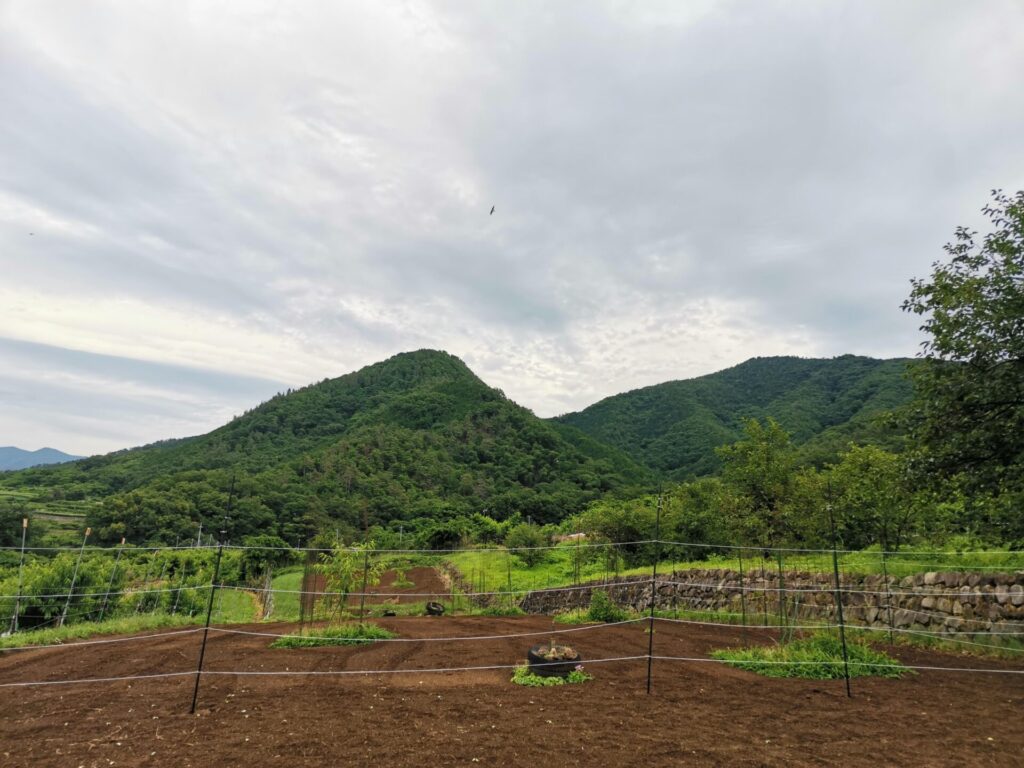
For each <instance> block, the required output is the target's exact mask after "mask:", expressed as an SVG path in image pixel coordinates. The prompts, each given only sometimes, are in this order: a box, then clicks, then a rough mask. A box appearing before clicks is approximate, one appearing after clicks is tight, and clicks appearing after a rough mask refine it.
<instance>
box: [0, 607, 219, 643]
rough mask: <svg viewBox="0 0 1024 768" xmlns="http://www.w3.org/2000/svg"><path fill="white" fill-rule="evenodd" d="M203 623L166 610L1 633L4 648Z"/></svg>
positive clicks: (0, 641)
mask: <svg viewBox="0 0 1024 768" xmlns="http://www.w3.org/2000/svg"><path fill="white" fill-rule="evenodd" d="M203 618H204V619H205V617H203ZM200 623H202V622H201V621H200V620H199V619H198V618H196V617H194V616H192V617H190V616H182V615H180V614H179V615H177V616H170V615H167V614H163V613H158V614H155V615H150V614H143V615H141V616H124V617H121V618H115V619H107V620H106V621H83V622H81V623H80V624H68V625H66V626H63V627H53V628H49V629H29V630H25V631H22V632H17V633H15V634H13V635H9V636H7V637H0V650H3V649H4V648H21V647H22V646H27V645H58V644H61V643H66V642H68V641H69V640H84V639H85V638H88V637H92V636H93V635H130V634H132V633H133V632H142V631H144V630H147V629H162V628H165V627H184V626H188V625H190V624H200Z"/></svg>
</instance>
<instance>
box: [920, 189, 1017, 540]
mask: <svg viewBox="0 0 1024 768" xmlns="http://www.w3.org/2000/svg"><path fill="white" fill-rule="evenodd" d="M983 211H984V213H985V214H986V216H988V218H989V219H990V221H991V224H992V231H990V232H989V233H987V234H986V235H984V237H982V238H981V240H980V241H979V240H978V233H977V232H973V231H970V230H968V229H967V228H965V227H959V228H957V230H956V234H955V239H954V241H953V242H952V243H949V244H947V245H946V246H945V250H946V253H947V254H948V255H949V261H948V262H945V263H942V262H936V263H935V264H934V265H933V271H932V275H931V278H930V279H928V280H924V279H915V280H913V281H912V286H913V287H912V290H911V293H910V296H909V298H908V299H907V300H906V301H905V302H904V304H903V309H904V310H906V311H908V312H913V313H915V314H917V315H921V316H922V317H924V318H925V320H924V323H923V325H922V326H921V329H922V330H923V331H924V332H925V333H926V334H928V337H929V338H928V339H927V340H926V341H925V342H924V343H923V344H922V347H923V349H922V353H921V356H922V357H923V358H924V360H923V364H922V365H920V366H917V367H916V368H915V369H914V371H913V374H912V376H913V381H914V386H915V392H916V396H915V400H914V402H913V404H912V407H911V408H910V411H909V414H908V417H909V418H908V422H909V426H910V430H911V435H912V437H913V439H914V441H915V442H916V443H917V444H918V445H919V446H920V447H921V449H922V450H921V451H920V454H919V455H918V457H917V461H916V462H915V466H914V469H915V472H916V476H917V478H918V479H919V480H920V481H922V482H924V483H928V482H932V481H936V480H937V481H949V480H954V481H955V482H956V483H957V484H959V485H960V486H961V487H962V488H963V489H964V490H965V491H966V492H967V493H969V494H977V495H980V496H987V497H990V498H991V499H998V498H1000V497H1002V498H1003V504H1002V505H1001V507H1002V509H1003V514H1002V515H1000V514H999V512H998V511H996V513H995V516H996V518H997V519H995V520H991V522H993V523H994V524H996V525H1002V526H1005V528H1006V530H1005V533H1004V535H1005V536H1006V537H1007V538H1010V539H1014V538H1016V539H1017V540H1021V539H1024V516H1022V515H1020V513H1019V503H1020V501H1021V500H1024V191H1021V192H1017V193H1016V194H1015V195H1013V196H1012V197H1011V196H1008V195H1005V194H1003V193H1002V192H999V191H994V192H993V194H992V202H991V203H990V204H988V205H987V206H986V207H985V208H984V209H983ZM1014 500H1016V501H1014ZM985 504H986V505H988V506H989V508H990V509H992V507H991V503H990V502H985ZM999 506H1000V505H999V504H996V507H999Z"/></svg>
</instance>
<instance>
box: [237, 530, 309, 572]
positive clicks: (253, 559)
mask: <svg viewBox="0 0 1024 768" xmlns="http://www.w3.org/2000/svg"><path fill="white" fill-rule="evenodd" d="M242 544H243V546H245V547H247V549H244V550H242V553H241V561H240V564H239V565H240V568H241V571H242V574H241V575H242V578H243V579H246V580H247V581H248V582H250V583H252V584H258V583H259V582H261V581H262V580H263V579H264V578H266V576H267V574H268V573H272V572H273V571H274V570H275V569H277V568H285V567H287V566H288V565H291V564H293V563H294V562H295V560H296V553H295V551H294V550H293V549H292V548H291V547H290V546H288V542H287V541H285V540H284V539H282V538H280V537H278V536H268V535H265V534H264V535H262V536H247V537H246V538H245V539H243V540H242Z"/></svg>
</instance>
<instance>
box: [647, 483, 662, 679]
mask: <svg viewBox="0 0 1024 768" xmlns="http://www.w3.org/2000/svg"><path fill="white" fill-rule="evenodd" d="M660 558H661V495H660V494H659V495H658V508H657V512H655V517H654V567H653V568H651V613H650V619H649V620H648V624H649V626H648V628H647V632H648V635H647V693H648V694H650V692H651V671H652V665H653V663H654V604H655V602H656V601H657V597H658V560H659V559H660Z"/></svg>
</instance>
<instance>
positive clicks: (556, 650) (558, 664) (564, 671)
mask: <svg viewBox="0 0 1024 768" xmlns="http://www.w3.org/2000/svg"><path fill="white" fill-rule="evenodd" d="M582 660H583V657H582V656H580V653H579V651H577V650H576V649H575V648H573V647H572V646H570V645H559V644H556V643H555V642H554V641H553V640H552V641H551V642H548V643H539V644H537V645H535V646H533V647H532V648H531V649H530V650H529V651H527V653H526V662H527V664H528V666H529V668H530V672H531V673H532V674H535V675H539V676H540V677H563V678H564V677H566V676H568V675H569V673H570V672H572V671H574V670H575V669H576V667H577V666H579V663H580V661H582Z"/></svg>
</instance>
